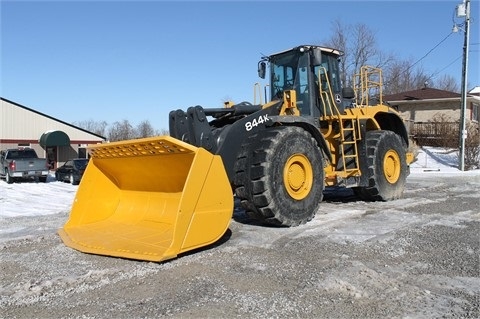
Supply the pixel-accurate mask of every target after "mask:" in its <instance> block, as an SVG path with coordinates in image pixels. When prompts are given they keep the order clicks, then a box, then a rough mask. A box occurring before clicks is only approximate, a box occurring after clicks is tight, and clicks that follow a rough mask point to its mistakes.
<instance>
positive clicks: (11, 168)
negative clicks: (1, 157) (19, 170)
mask: <svg viewBox="0 0 480 319" xmlns="http://www.w3.org/2000/svg"><path fill="white" fill-rule="evenodd" d="M8 166H9V167H10V170H11V171H14V170H15V161H11V162H10V164H9V165H8Z"/></svg>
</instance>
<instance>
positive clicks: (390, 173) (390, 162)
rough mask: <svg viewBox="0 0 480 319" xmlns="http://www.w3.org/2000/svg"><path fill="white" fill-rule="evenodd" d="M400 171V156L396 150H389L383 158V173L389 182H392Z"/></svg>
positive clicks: (395, 180) (396, 179) (394, 181)
mask: <svg viewBox="0 0 480 319" xmlns="http://www.w3.org/2000/svg"><path fill="white" fill-rule="evenodd" d="M400 171H401V165H400V156H398V153H397V152H396V151H394V150H389V151H388V152H387V153H386V154H385V157H384V159H383V175H384V176H385V178H386V179H387V181H388V182H389V183H391V184H394V183H396V182H397V181H398V178H399V177H400Z"/></svg>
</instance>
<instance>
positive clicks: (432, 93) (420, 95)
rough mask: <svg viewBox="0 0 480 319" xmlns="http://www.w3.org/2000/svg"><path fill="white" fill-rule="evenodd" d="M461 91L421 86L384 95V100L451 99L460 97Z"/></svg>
mask: <svg viewBox="0 0 480 319" xmlns="http://www.w3.org/2000/svg"><path fill="white" fill-rule="evenodd" d="M460 96H461V95H460V94H459V93H455V92H450V91H445V90H439V89H434V88H429V87H426V88H421V89H419V90H413V91H406V92H401V93H397V94H390V95H384V96H383V100H384V101H388V102H394V101H412V100H433V99H450V98H460Z"/></svg>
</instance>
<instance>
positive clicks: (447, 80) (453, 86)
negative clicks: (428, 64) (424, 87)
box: [435, 74, 460, 92]
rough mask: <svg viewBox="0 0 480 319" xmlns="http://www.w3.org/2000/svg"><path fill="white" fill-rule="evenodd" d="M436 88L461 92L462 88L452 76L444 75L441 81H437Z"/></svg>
mask: <svg viewBox="0 0 480 319" xmlns="http://www.w3.org/2000/svg"><path fill="white" fill-rule="evenodd" d="M435 87H436V88H437V89H440V90H445V91H450V92H459V91H460V87H459V85H458V82H457V80H455V78H454V77H453V76H451V75H447V74H445V75H443V76H442V77H441V78H440V79H438V80H437V81H435Z"/></svg>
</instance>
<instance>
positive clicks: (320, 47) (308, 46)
mask: <svg viewBox="0 0 480 319" xmlns="http://www.w3.org/2000/svg"><path fill="white" fill-rule="evenodd" d="M301 48H304V49H305V50H306V51H308V50H311V49H320V50H321V51H322V52H326V53H333V54H335V55H338V56H342V55H343V52H342V51H340V50H337V49H333V48H329V47H324V46H319V45H308V44H307V45H299V46H297V47H294V48H291V49H288V50H284V51H281V52H277V53H274V54H271V55H270V56H271V57H273V56H276V55H279V54H282V53H285V52H289V51H294V50H300V49H301Z"/></svg>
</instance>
